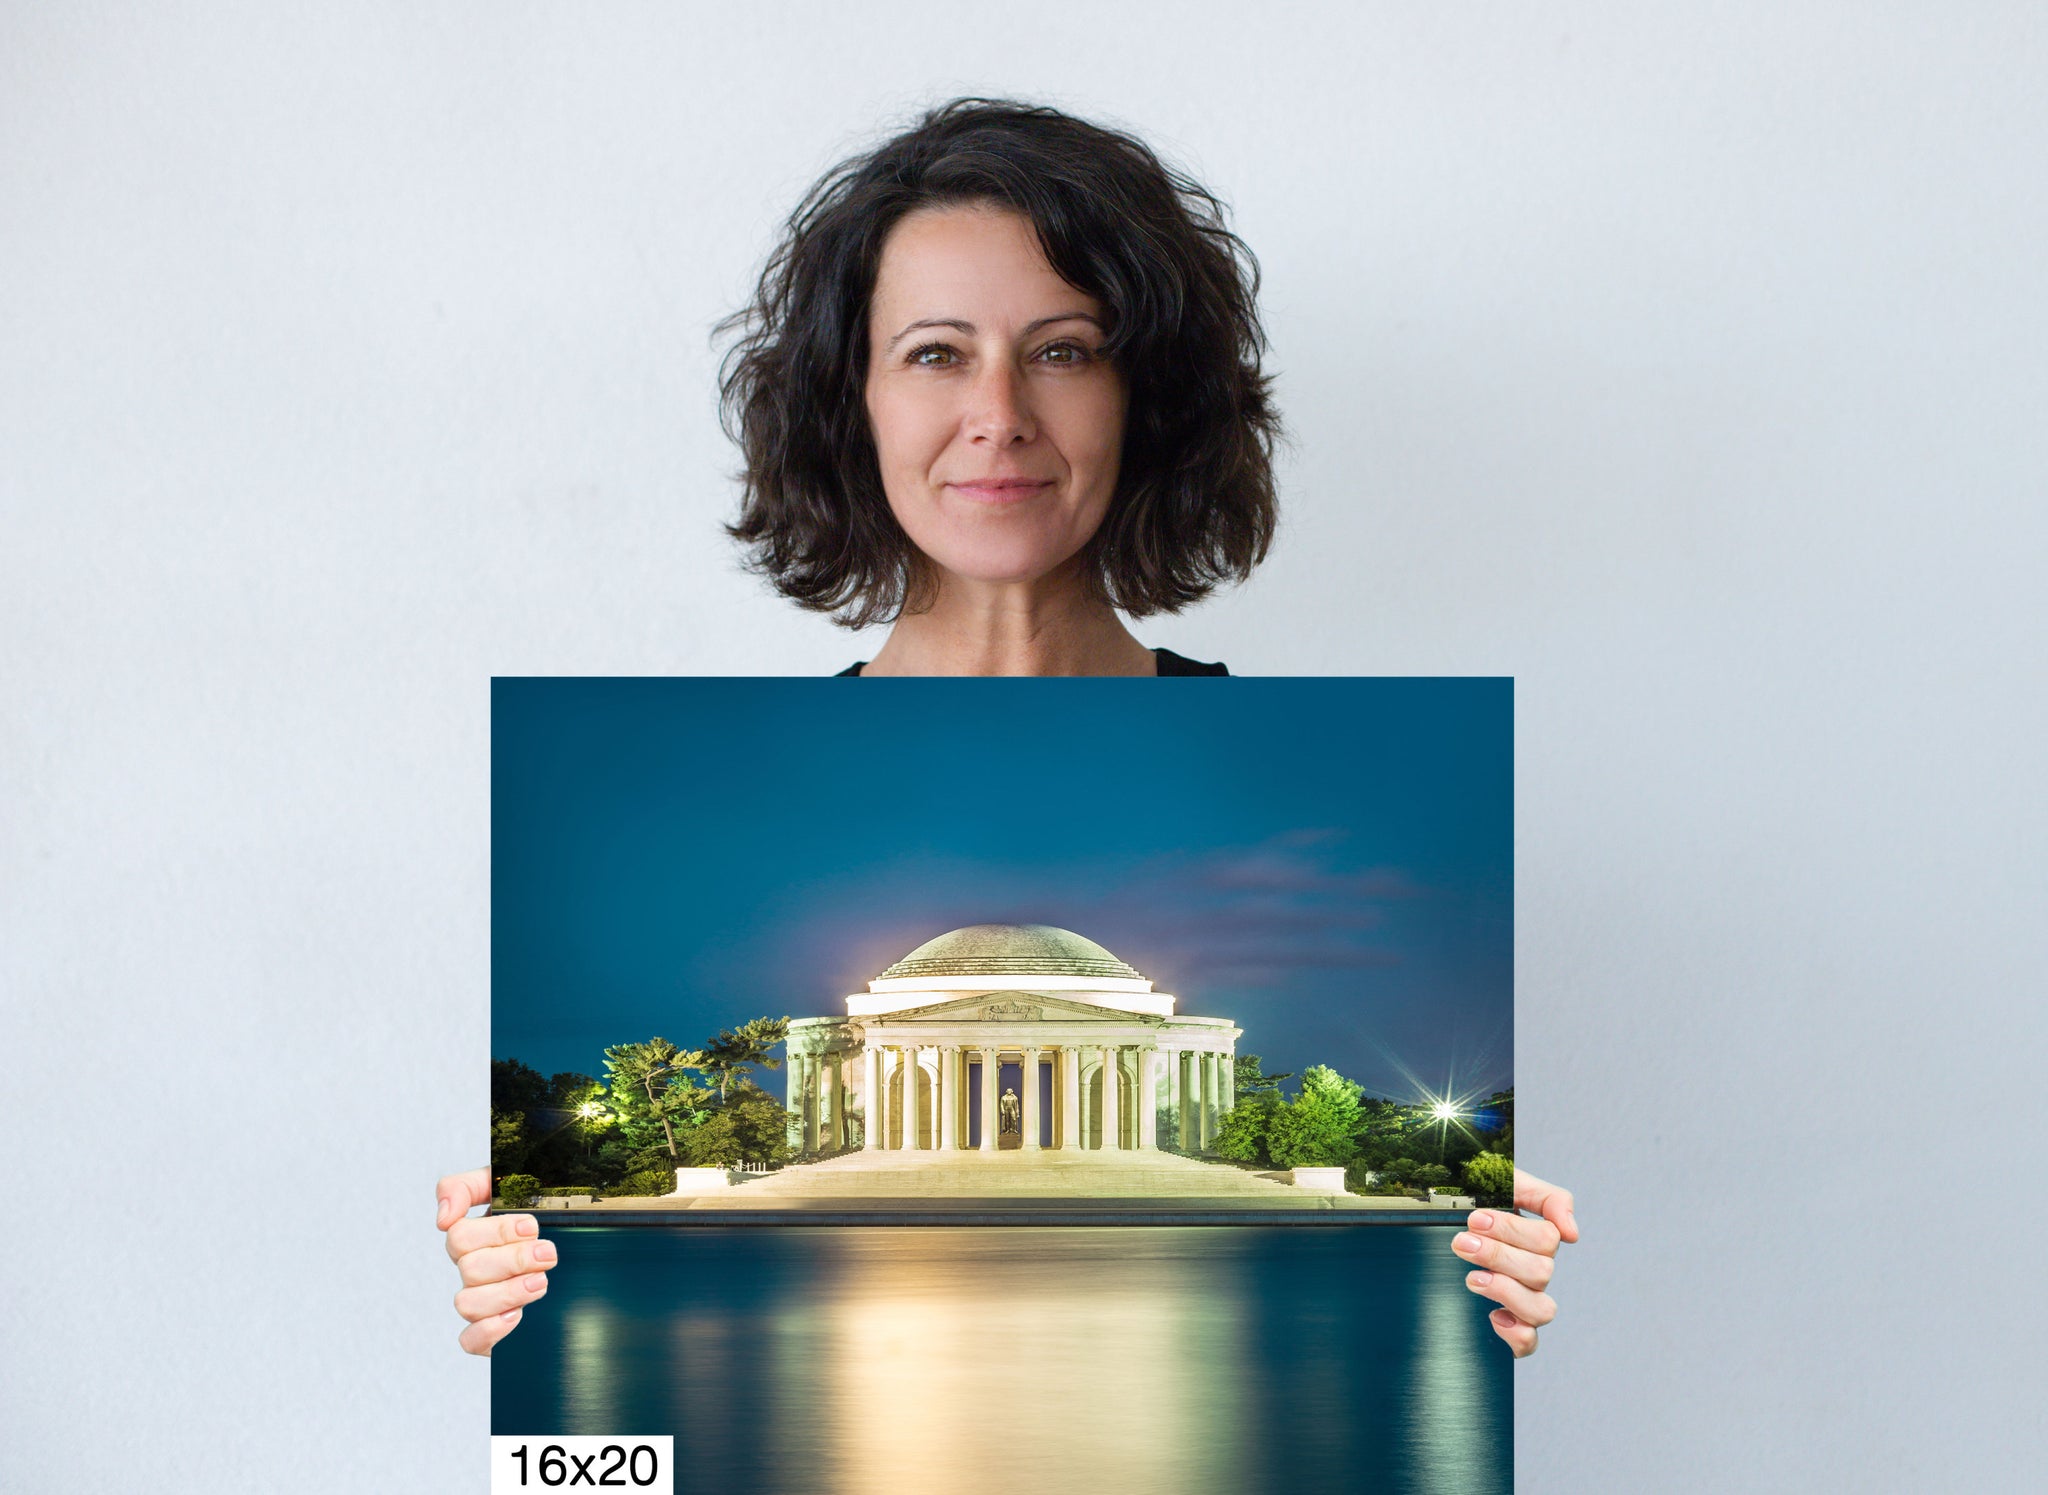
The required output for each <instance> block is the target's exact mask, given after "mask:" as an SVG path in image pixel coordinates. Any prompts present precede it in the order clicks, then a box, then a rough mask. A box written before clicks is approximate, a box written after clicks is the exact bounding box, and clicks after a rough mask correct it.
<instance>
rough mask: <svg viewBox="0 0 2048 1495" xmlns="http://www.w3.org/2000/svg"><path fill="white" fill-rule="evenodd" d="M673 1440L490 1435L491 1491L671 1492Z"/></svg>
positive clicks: (498, 1494)
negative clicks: (504, 1436) (499, 1436)
mask: <svg viewBox="0 0 2048 1495" xmlns="http://www.w3.org/2000/svg"><path fill="white" fill-rule="evenodd" d="M675 1453H676V1440H675V1435H674V1434H673V1433H664V1434H662V1435H661V1436H660V1437H658V1438H495V1437H494V1438H492V1439H491V1495H513V1492H515V1491H522V1492H531V1491H536V1490H635V1491H639V1492H640V1495H675V1489H676V1471H675Z"/></svg>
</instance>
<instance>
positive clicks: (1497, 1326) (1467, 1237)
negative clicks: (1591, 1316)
mask: <svg viewBox="0 0 2048 1495" xmlns="http://www.w3.org/2000/svg"><path fill="white" fill-rule="evenodd" d="M1515 1208H1516V1209H1525V1210H1531V1211H1533V1212H1534V1213H1535V1214H1536V1215H1537V1216H1538V1217H1539V1218H1537V1219H1534V1220H1529V1219H1524V1218H1523V1217H1522V1216H1520V1215H1515V1214H1510V1213H1508V1212H1507V1211H1506V1210H1484V1209H1482V1210H1474V1211H1473V1212H1472V1217H1471V1218H1470V1219H1469V1220H1467V1221H1466V1222H1465V1224H1466V1226H1467V1228H1466V1229H1464V1230H1461V1231H1459V1232H1458V1235H1457V1238H1456V1239H1455V1240H1453V1241H1452V1242H1451V1249H1452V1250H1453V1251H1455V1252H1457V1253H1458V1255H1460V1256H1462V1257H1464V1258H1465V1260H1467V1261H1469V1262H1471V1263H1472V1264H1473V1265H1474V1266H1476V1267H1477V1268H1478V1269H1479V1270H1477V1271H1474V1272H1467V1273H1466V1274H1465V1286H1467V1287H1469V1288H1471V1289H1472V1291H1473V1292H1475V1293H1477V1294H1479V1296H1480V1297H1482V1298H1491V1299H1493V1300H1494V1302H1496V1303H1498V1304H1500V1307H1498V1308H1496V1309H1494V1310H1493V1312H1492V1313H1491V1314H1489V1315H1487V1316H1488V1317H1489V1318H1490V1319H1491V1320H1492V1321H1493V1332H1494V1333H1496V1334H1498V1335H1499V1336H1500V1337H1501V1338H1502V1339H1504V1340H1506V1341H1507V1344H1508V1348H1509V1349H1511V1350H1513V1351H1514V1352H1515V1358H1516V1359H1517V1360H1519V1359H1521V1358H1522V1357H1523V1356H1524V1355H1533V1354H1534V1353H1535V1352H1536V1331H1537V1329H1538V1328H1540V1327H1541V1326H1542V1325H1544V1324H1547V1323H1549V1322H1550V1321H1551V1320H1552V1319H1554V1318H1556V1317H1557V1304H1556V1303H1554V1302H1552V1301H1551V1298H1550V1294H1549V1293H1548V1292H1546V1291H1544V1289H1546V1288H1548V1287H1549V1286H1550V1276H1551V1273H1552V1272H1553V1271H1554V1270H1555V1269H1556V1267H1557V1243H1558V1242H1559V1241H1561V1240H1563V1241H1576V1240H1577V1239H1578V1238H1579V1224H1578V1221H1576V1220H1574V1219H1573V1218H1572V1196H1571V1191H1570V1190H1569V1189H1560V1188H1558V1187H1557V1186H1556V1185H1555V1184H1547V1183H1545V1182H1544V1181H1543V1180H1542V1179H1540V1178H1531V1177H1530V1176H1529V1175H1528V1174H1526V1173H1524V1172H1523V1171H1522V1170H1521V1169H1519V1168H1517V1169H1516V1170H1515Z"/></svg>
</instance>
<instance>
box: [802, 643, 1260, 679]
mask: <svg viewBox="0 0 2048 1495" xmlns="http://www.w3.org/2000/svg"><path fill="white" fill-rule="evenodd" d="M1152 657H1153V658H1154V659H1156V660H1158V661H1159V673H1160V674H1162V675H1227V674H1229V673H1230V671H1229V670H1227V669H1225V668H1224V667H1223V666H1222V665H1220V664H1203V663H1202V661H1201V660H1199V659H1189V658H1187V657H1185V656H1184V655H1180V654H1176V653H1174V652H1173V650H1171V649H1154V650H1153V651H1152ZM866 663H867V661H866V660H865V659H863V660H862V661H861V662H860V664H856V665H853V666H850V667H849V668H847V669H843V670H841V671H840V672H839V674H840V675H858V674H859V673H860V665H861V664H866ZM833 678H834V679H837V678H838V676H834V677H833Z"/></svg>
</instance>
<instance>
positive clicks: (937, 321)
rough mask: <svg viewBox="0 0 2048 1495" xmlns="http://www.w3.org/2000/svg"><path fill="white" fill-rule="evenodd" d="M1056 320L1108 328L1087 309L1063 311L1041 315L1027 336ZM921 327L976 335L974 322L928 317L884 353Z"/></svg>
mask: <svg viewBox="0 0 2048 1495" xmlns="http://www.w3.org/2000/svg"><path fill="white" fill-rule="evenodd" d="M1055 322H1088V323H1091V324H1092V325H1093V326H1094V328H1095V330H1096V331H1097V332H1105V331H1107V330H1108V329H1106V328H1105V327H1104V326H1103V325H1102V322H1101V320H1100V319H1099V318H1097V317H1094V316H1091V315H1090V314H1089V313H1087V312H1085V311H1063V312H1061V313H1059V314H1058V315H1057V316H1051V317H1040V318H1039V319H1038V320H1037V321H1035V322H1033V323H1031V324H1030V325H1029V326H1027V327H1026V328H1025V329H1024V335H1025V336H1026V337H1029V336H1031V334H1032V333H1034V332H1036V331H1038V329H1039V328H1041V327H1050V326H1052V324H1053V323H1055ZM921 327H951V328H952V329H953V330H954V331H956V332H961V333H964V334H966V335H967V336H968V337H973V336H974V324H973V323H972V322H963V321H961V320H960V319H959V318H958V317H926V318H925V319H924V320H923V321H919V322H912V323H911V324H910V325H909V326H907V327H905V328H904V329H903V330H902V331H901V332H899V333H897V334H896V335H895V336H894V337H892V338H890V339H889V341H888V342H887V343H885V344H884V345H883V347H882V351H883V352H884V353H886V352H888V351H889V349H891V348H893V347H895V346H896V345H897V344H898V343H900V342H902V341H903V339H905V338H906V337H909V336H910V334H911V333H913V332H916V331H917V330H918V329H919V328H921Z"/></svg>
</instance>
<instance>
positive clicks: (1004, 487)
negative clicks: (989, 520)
mask: <svg viewBox="0 0 2048 1495" xmlns="http://www.w3.org/2000/svg"><path fill="white" fill-rule="evenodd" d="M946 486H947V487H948V488H951V489H952V490H953V491H954V492H955V493H957V494H959V495H960V496H961V497H962V498H966V499H971V500H973V501H974V502H975V503H978V504H1013V503H1018V502H1020V501H1021V500H1023V499H1027V498H1030V497H1032V496H1034V495H1036V494H1039V493H1043V492H1044V491H1045V490H1046V489H1048V488H1050V487H1051V486H1052V480H1051V479H1050V478H983V479H979V480H977V481H974V482H968V483H948V484H947V485H946Z"/></svg>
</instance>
